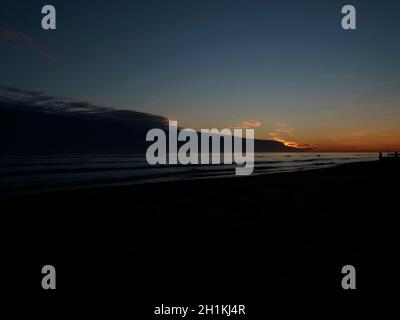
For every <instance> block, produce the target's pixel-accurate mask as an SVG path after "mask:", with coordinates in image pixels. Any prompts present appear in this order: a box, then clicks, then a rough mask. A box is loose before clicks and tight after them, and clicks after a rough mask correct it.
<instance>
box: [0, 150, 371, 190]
mask: <svg viewBox="0 0 400 320" xmlns="http://www.w3.org/2000/svg"><path fill="white" fill-rule="evenodd" d="M377 159H378V155H377V154H376V153H311V152H307V153H305V152H304V153H256V154H255V157H254V173H253V174H273V173H278V172H291V171H303V170H314V169H318V168H328V167H333V166H337V165H341V164H344V163H351V162H361V161H372V160H377ZM235 167H236V165H185V166H183V165H157V166H151V165H149V164H148V163H147V161H146V158H145V156H144V155H134V154H130V155H126V154H124V155H121V154H107V155H104V154H101V155H100V154H79V155H51V156H48V155H46V156H29V157H28V156H0V196H10V195H20V194H32V193H43V192H48V191H58V190H70V189H80V188H93V187H107V186H128V185H134V184H144V183H158V182H163V181H174V180H190V179H200V178H211V177H224V176H235Z"/></svg>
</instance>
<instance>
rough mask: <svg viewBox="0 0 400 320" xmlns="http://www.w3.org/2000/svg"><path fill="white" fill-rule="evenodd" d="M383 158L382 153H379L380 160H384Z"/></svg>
mask: <svg viewBox="0 0 400 320" xmlns="http://www.w3.org/2000/svg"><path fill="white" fill-rule="evenodd" d="M382 159H383V156H382V152H379V160H382Z"/></svg>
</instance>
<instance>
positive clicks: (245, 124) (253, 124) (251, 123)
mask: <svg viewBox="0 0 400 320" xmlns="http://www.w3.org/2000/svg"><path fill="white" fill-rule="evenodd" d="M260 126H261V122H260V121H257V120H245V121H242V122H240V123H238V124H235V125H232V126H229V128H232V129H250V128H258V127H260Z"/></svg>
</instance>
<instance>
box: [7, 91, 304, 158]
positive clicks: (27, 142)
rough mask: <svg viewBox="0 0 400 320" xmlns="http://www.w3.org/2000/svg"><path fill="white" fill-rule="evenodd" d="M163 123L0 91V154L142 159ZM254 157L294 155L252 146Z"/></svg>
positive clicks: (275, 146) (262, 143)
mask: <svg viewBox="0 0 400 320" xmlns="http://www.w3.org/2000/svg"><path fill="white" fill-rule="evenodd" d="M152 128H161V129H165V130H167V128H168V120H167V119H166V118H164V117H161V116H157V115H152V114H147V113H142V112H137V111H131V110H117V109H113V108H108V107H102V106H97V105H93V104H90V103H87V102H82V101H75V100H72V99H68V98H60V97H52V96H48V95H46V94H44V93H43V92H38V91H28V90H21V89H18V88H12V87H4V86H3V87H1V86H0V154H3V155H5V154H8V155H13V154H16V155H17V154H18V155H20V154H38V155H39V154H67V153H144V152H145V150H146V148H147V146H148V145H149V143H148V142H146V140H145V137H146V133H147V131H148V130H150V129H152ZM255 150H256V151H257V152H272V151H274V152H285V151H296V149H294V148H290V147H287V146H285V145H284V144H282V143H280V142H277V141H270V140H268V141H267V140H256V141H255Z"/></svg>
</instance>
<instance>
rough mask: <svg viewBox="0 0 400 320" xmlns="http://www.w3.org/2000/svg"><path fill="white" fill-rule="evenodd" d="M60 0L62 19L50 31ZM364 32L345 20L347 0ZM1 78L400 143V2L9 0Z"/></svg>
mask: <svg viewBox="0 0 400 320" xmlns="http://www.w3.org/2000/svg"><path fill="white" fill-rule="evenodd" d="M46 4H52V5H54V6H55V8H56V11H57V29H56V30H43V29H42V28H41V19H42V17H43V15H42V14H41V8H42V6H43V5H46ZM346 4H352V5H354V6H355V8H356V10H357V30H343V29H342V27H341V19H342V17H343V15H342V14H341V8H342V6H344V5H346ZM0 6H1V10H0V71H1V72H0V85H2V86H9V87H16V88H20V89H24V90H38V91H43V92H46V93H47V94H50V95H54V96H61V97H69V98H75V99H79V100H84V101H90V102H92V103H95V104H98V105H104V106H109V107H113V108H118V109H131V110H137V111H141V112H147V113H152V114H156V115H161V116H165V117H168V118H169V119H173V120H177V121H178V124H179V126H181V127H185V128H194V129H201V128H219V129H222V128H227V127H230V128H233V127H242V128H246V127H247V128H255V130H256V131H255V134H256V137H257V138H260V139H276V140H278V141H282V142H284V143H286V144H288V145H292V146H297V147H310V146H311V147H312V148H315V150H319V151H379V150H382V151H385V150H396V149H398V150H400V126H399V123H400V90H399V89H400V59H399V57H400V39H399V34H400V19H399V17H400V3H399V2H398V1H389V0H383V1H377V0H370V1H368V0H363V1H353V0H349V1H335V0H318V1H317V0H315V1H309V0H307V1H298V0H292V1H288V0H282V1H268V0H263V1H253V0H243V1H242V0H230V1H225V0H218V1H215V0H214V1H208V0H202V1H200V0H198V1H194V0H186V1H183V0H182V1H172V0H163V1H151V0H144V1H135V0H130V1H122V0H115V1H103V0H97V1H93V0H92V1H89V0H82V1H67V0H52V1H48V0H47V1H40V0H37V1H36V0H31V1H15V0H12V1H9V0H0Z"/></svg>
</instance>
